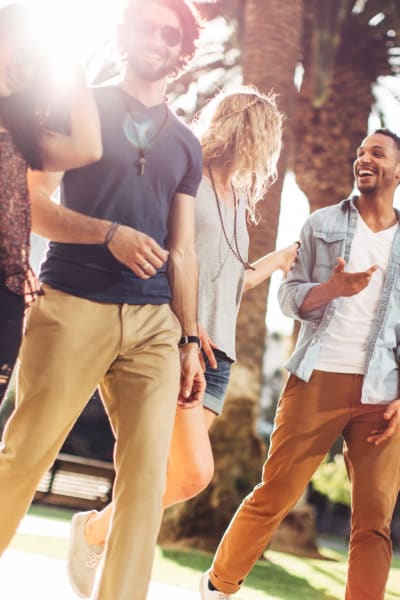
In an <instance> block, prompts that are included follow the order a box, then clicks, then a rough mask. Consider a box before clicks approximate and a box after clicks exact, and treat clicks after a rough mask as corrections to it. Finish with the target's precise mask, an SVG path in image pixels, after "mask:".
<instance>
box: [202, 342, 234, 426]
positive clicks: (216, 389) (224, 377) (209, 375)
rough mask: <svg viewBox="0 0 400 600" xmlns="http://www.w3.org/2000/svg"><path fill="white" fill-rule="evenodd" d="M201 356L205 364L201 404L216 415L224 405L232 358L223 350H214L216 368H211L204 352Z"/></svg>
mask: <svg viewBox="0 0 400 600" xmlns="http://www.w3.org/2000/svg"><path fill="white" fill-rule="evenodd" d="M203 358H204V362H205V364H206V370H205V373H204V376H205V378H206V383H207V386H206V391H205V393H204V398H203V406H204V407H205V408H208V409H209V410H211V411H212V412H214V413H215V414H216V415H220V414H221V413H222V409H223V406H224V400H225V394H226V389H227V387H228V383H229V377H230V373H231V366H232V360H231V359H230V358H228V357H227V356H226V355H225V354H224V353H223V352H218V351H216V352H215V358H216V361H217V365H218V368H217V369H212V368H211V367H210V363H209V362H208V358H207V356H206V355H205V354H204V352H203Z"/></svg>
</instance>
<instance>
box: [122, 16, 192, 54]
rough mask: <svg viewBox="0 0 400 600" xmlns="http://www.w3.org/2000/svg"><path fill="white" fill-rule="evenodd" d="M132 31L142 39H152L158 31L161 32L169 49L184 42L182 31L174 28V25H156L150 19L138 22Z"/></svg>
mask: <svg viewBox="0 0 400 600" xmlns="http://www.w3.org/2000/svg"><path fill="white" fill-rule="evenodd" d="M132 29H133V31H134V32H135V34H136V35H138V36H140V37H150V36H152V35H154V34H155V32H156V31H159V32H160V37H161V39H162V41H163V42H164V44H165V45H166V46H168V47H169V48H173V47H174V46H177V45H178V44H180V42H181V41H182V32H181V30H180V29H178V28H177V27H173V25H158V23H154V21H150V19H143V20H141V21H138V22H137V23H135V25H134V27H133V28H132Z"/></svg>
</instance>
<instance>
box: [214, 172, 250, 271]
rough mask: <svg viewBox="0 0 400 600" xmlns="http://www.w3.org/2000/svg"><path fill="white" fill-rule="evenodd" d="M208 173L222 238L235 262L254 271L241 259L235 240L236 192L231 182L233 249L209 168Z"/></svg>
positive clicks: (246, 261)
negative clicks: (235, 259)
mask: <svg viewBox="0 0 400 600" xmlns="http://www.w3.org/2000/svg"><path fill="white" fill-rule="evenodd" d="M208 172H209V175H210V181H211V186H212V189H213V192H214V196H215V201H216V203H217V209H218V215H219V220H220V222H221V228H222V232H223V234H224V238H225V241H226V243H227V245H228V248H229V250H230V251H231V252H232V254H233V255H234V256H235V257H236V258H237V260H238V261H239V262H240V263H241V264H242V265H243V267H244V268H245V269H246V270H247V269H251V270H252V271H255V270H256V269H255V267H252V266H251V264H250V263H249V261H248V260H244V259H243V258H242V255H241V254H240V250H239V244H238V239H237V211H238V206H239V201H238V198H237V196H236V192H235V188H234V187H233V185H232V181H231V189H232V196H233V205H234V217H233V239H234V242H235V248H234V247H233V246H232V244H231V242H230V240H229V237H228V234H227V233H226V228H225V224H224V219H223V217H222V211H221V205H220V199H219V197H218V193H217V188H216V186H215V181H214V176H213V174H212V171H211V167H210V166H209V167H208Z"/></svg>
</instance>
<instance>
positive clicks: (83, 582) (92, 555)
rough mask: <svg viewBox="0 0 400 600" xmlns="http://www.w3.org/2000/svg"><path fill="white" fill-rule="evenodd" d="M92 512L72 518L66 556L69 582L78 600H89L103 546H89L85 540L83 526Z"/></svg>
mask: <svg viewBox="0 0 400 600" xmlns="http://www.w3.org/2000/svg"><path fill="white" fill-rule="evenodd" d="M91 514H92V511H87V512H79V513H76V515H74V516H73V517H72V521H71V534H70V538H69V546H68V554H67V572H68V578H69V582H70V584H71V587H72V589H73V590H74V592H75V594H77V595H78V596H79V597H80V598H89V597H90V595H91V593H92V589H93V586H94V581H95V578H96V569H97V566H98V564H99V562H100V560H101V558H102V556H103V553H104V548H103V546H90V545H89V544H88V543H87V541H86V539H85V525H86V522H87V520H88V518H89V517H90V515H91Z"/></svg>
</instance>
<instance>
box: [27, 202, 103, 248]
mask: <svg viewBox="0 0 400 600" xmlns="http://www.w3.org/2000/svg"><path fill="white" fill-rule="evenodd" d="M110 226H111V221H106V220H103V219H97V218H95V217H89V216H87V215H83V214H81V213H79V212H76V211H73V210H70V209H69V208H66V207H65V206H60V205H59V204H56V203H55V202H53V201H52V200H51V199H50V198H49V196H48V195H47V194H46V193H44V192H42V191H35V192H33V193H32V231H34V232H35V233H37V234H39V235H41V236H43V237H45V238H48V239H51V240H53V241H55V242H61V243H70V244H74V243H75V244H102V243H103V242H104V240H105V237H106V234H107V231H108V229H109V228H110Z"/></svg>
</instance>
